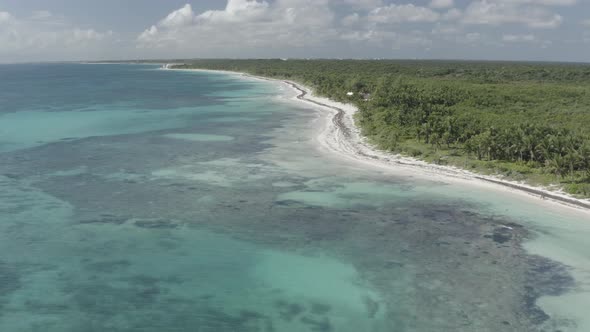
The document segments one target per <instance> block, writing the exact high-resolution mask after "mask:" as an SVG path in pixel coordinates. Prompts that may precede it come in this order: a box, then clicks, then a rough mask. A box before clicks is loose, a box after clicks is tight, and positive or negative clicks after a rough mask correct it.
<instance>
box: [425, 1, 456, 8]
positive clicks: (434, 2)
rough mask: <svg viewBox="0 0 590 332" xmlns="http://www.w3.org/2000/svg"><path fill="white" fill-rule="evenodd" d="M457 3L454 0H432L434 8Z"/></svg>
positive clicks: (431, 3) (431, 5)
mask: <svg viewBox="0 0 590 332" xmlns="http://www.w3.org/2000/svg"><path fill="white" fill-rule="evenodd" d="M454 4H455V2H454V0H432V1H430V7H432V8H450V7H453V6H454Z"/></svg>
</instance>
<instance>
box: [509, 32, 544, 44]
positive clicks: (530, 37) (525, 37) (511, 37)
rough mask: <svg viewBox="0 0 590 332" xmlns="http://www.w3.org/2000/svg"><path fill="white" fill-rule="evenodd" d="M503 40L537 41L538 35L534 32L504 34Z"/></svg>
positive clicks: (510, 41)
mask: <svg viewBox="0 0 590 332" xmlns="http://www.w3.org/2000/svg"><path fill="white" fill-rule="evenodd" d="M502 41H505V42H509V43H534V42H537V37H535V35H532V34H524V35H510V34H508V35H504V36H502Z"/></svg>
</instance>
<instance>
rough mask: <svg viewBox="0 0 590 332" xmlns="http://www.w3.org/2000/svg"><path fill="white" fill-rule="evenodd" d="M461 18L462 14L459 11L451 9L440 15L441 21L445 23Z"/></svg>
mask: <svg viewBox="0 0 590 332" xmlns="http://www.w3.org/2000/svg"><path fill="white" fill-rule="evenodd" d="M462 16H463V12H462V11H461V10H460V9H457V8H453V9H449V10H448V11H447V12H446V13H444V14H443V15H442V19H443V20H445V21H456V20H458V19H460V18H461V17H462Z"/></svg>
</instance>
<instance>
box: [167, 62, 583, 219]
mask: <svg viewBox="0 0 590 332" xmlns="http://www.w3.org/2000/svg"><path fill="white" fill-rule="evenodd" d="M165 70H180V71H193V72H194V71H200V72H213V73H224V74H231V75H236V76H239V77H242V78H250V79H256V80H265V81H271V82H277V83H281V84H285V85H287V86H288V87H289V88H291V89H293V90H294V91H296V92H297V93H298V95H297V96H295V97H294V98H293V99H294V100H296V101H298V102H303V103H305V104H308V105H311V106H314V107H316V108H322V109H324V110H327V111H329V114H331V116H329V115H328V116H327V117H326V119H325V120H326V125H325V128H324V130H323V132H322V133H321V134H320V135H319V136H318V137H317V139H318V143H319V144H321V145H322V146H323V147H324V148H326V149H328V150H330V151H331V152H333V153H336V154H338V155H339V156H341V157H344V158H346V159H349V160H354V161H357V162H363V163H365V164H369V165H371V166H374V167H375V166H376V167H379V168H382V169H385V170H387V171H399V169H400V168H405V169H406V170H408V171H410V172H412V174H413V175H418V174H416V171H419V172H420V173H423V174H424V175H427V176H428V177H433V178H437V179H438V180H440V177H444V178H446V179H447V180H458V181H462V182H469V183H470V184H476V185H486V186H487V187H490V186H493V187H495V189H503V190H509V191H511V192H517V193H520V194H523V195H527V196H528V197H529V198H536V199H538V200H542V201H547V202H554V203H557V204H559V205H560V206H562V207H569V208H574V209H576V210H578V211H582V212H586V213H588V214H590V199H580V198H576V197H573V196H571V195H568V194H566V193H563V192H561V191H555V190H551V189H548V188H544V187H539V186H532V185H528V184H525V183H520V182H516V181H510V180H506V179H502V178H500V177H497V176H489V175H482V174H478V173H474V172H471V171H469V170H465V169H461V168H458V167H454V166H445V165H436V164H431V163H427V162H425V161H422V160H419V159H415V158H411V157H405V156H402V155H399V154H393V153H389V152H386V151H381V150H378V149H377V148H375V147H374V146H372V145H371V144H370V143H369V142H367V139H366V137H363V136H362V134H361V132H360V129H359V128H358V127H357V126H356V125H355V123H354V114H355V113H356V112H358V108H357V107H356V106H354V105H352V104H344V103H340V102H336V101H333V100H330V99H328V98H323V97H317V96H314V94H313V92H312V90H311V89H310V88H308V87H306V86H304V85H302V84H300V83H297V82H293V81H290V80H281V79H274V78H267V77H262V76H254V75H250V74H247V73H242V72H234V71H223V70H209V69H174V68H166V69H165Z"/></svg>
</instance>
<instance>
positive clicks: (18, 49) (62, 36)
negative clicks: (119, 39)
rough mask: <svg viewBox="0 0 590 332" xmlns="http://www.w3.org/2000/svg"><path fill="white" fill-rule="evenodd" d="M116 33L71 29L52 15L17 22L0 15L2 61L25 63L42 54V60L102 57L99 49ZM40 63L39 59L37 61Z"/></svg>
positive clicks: (34, 14) (13, 18) (48, 13)
mask: <svg viewBox="0 0 590 332" xmlns="http://www.w3.org/2000/svg"><path fill="white" fill-rule="evenodd" d="M112 36H113V32H111V31H107V32H98V31H96V30H94V29H89V28H87V29H82V28H79V27H75V26H72V25H69V24H67V23H65V22H64V21H63V19H61V18H54V17H53V15H52V14H51V13H50V12H47V11H38V12H34V13H32V14H31V15H30V17H28V18H18V17H15V16H13V15H11V14H10V13H7V12H0V61H25V60H28V59H33V58H35V59H36V57H38V56H39V54H42V55H43V56H44V58H43V59H42V60H57V59H60V60H63V59H73V58H75V57H78V56H82V55H84V56H86V57H89V56H88V55H89V52H94V54H95V55H98V54H99V51H100V46H102V45H103V44H102V43H104V42H105V41H107V40H108V39H110V38H111V37H112ZM36 60H39V59H36Z"/></svg>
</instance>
